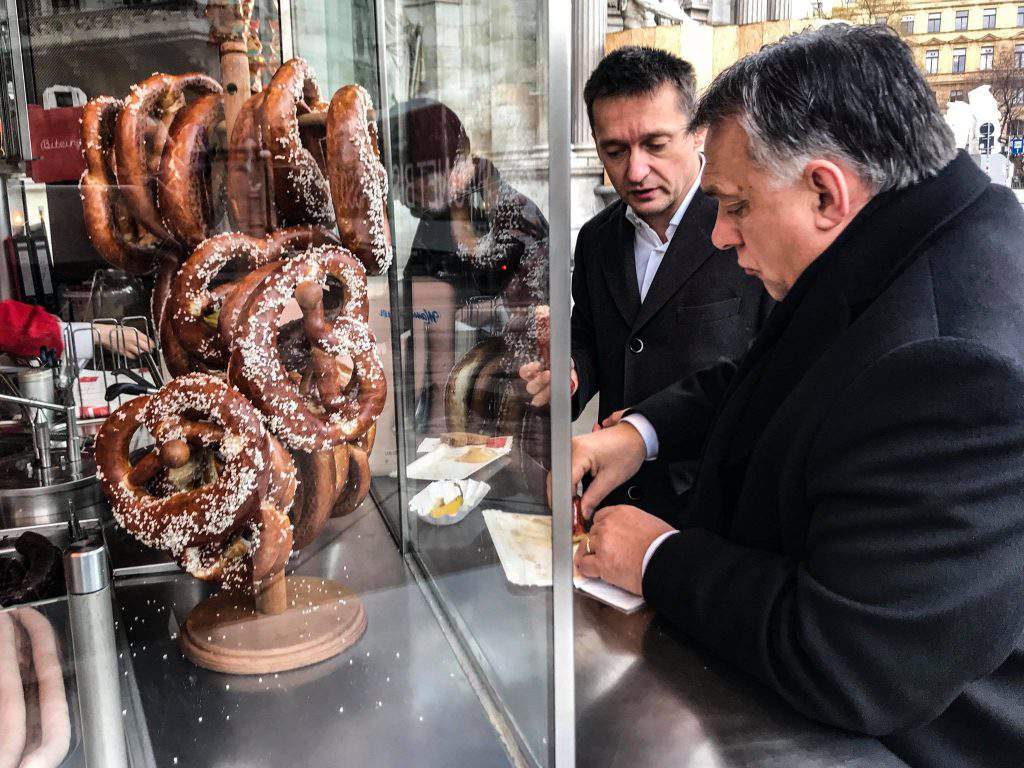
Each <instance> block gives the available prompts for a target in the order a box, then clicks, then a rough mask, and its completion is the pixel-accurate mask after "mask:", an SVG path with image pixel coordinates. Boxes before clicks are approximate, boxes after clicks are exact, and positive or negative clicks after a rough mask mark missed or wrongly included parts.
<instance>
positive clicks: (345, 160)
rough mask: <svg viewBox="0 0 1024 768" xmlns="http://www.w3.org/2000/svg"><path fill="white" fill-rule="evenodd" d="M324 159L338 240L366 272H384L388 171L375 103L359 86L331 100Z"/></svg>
mask: <svg viewBox="0 0 1024 768" xmlns="http://www.w3.org/2000/svg"><path fill="white" fill-rule="evenodd" d="M327 158H328V163H327V169H328V177H329V179H330V184H331V198H332V200H333V202H334V212H335V215H336V218H337V221H338V233H339V234H340V235H341V242H342V243H344V245H345V247H346V248H348V249H349V250H350V251H352V253H354V254H355V255H356V257H357V258H358V259H359V260H360V261H361V262H362V263H363V266H364V267H366V272H367V273H368V274H370V275H380V274H383V273H384V272H386V271H387V269H388V266H389V265H390V264H391V256H392V250H391V229H390V227H389V226H388V209H387V197H388V174H387V170H386V169H385V168H384V166H383V165H382V164H381V162H380V149H379V147H378V143H377V124H376V122H375V120H374V112H373V104H372V103H371V101H370V95H369V94H368V93H367V92H366V89H365V88H363V87H362V86H360V85H346V86H345V87H343V88H340V89H339V90H338V91H337V92H336V93H335V94H334V97H333V98H332V99H331V106H330V110H329V112H328V114H327Z"/></svg>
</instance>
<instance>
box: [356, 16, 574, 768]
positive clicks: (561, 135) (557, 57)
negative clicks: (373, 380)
mask: <svg viewBox="0 0 1024 768" xmlns="http://www.w3.org/2000/svg"><path fill="white" fill-rule="evenodd" d="M386 2H387V0H374V15H375V19H374V23H375V28H376V35H377V72H378V75H377V76H378V81H379V88H380V90H379V93H380V104H381V105H386V104H390V88H389V84H388V68H387V43H388V41H387V33H386V29H385V27H386V24H385V4H386ZM546 26H547V30H546V35H545V37H546V45H547V61H548V68H547V73H546V74H547V85H548V99H547V108H548V121H547V129H548V136H547V139H548V149H549V163H550V165H549V176H548V211H549V222H550V230H549V253H552V254H570V253H571V252H572V230H571V224H572V222H571V211H572V205H571V202H572V199H571V198H572V191H571V176H570V171H571V161H572V150H571V146H572V125H571V110H572V100H571V99H572V96H571V83H572V77H571V55H572V53H571V46H572V6H571V3H568V2H561V1H560V0H548V2H547V17H546ZM391 141H392V137H391V130H390V121H388V120H382V121H381V144H382V146H381V154H382V156H383V157H386V158H390V157H391V156H392V154H391ZM389 205H392V203H391V202H390V201H389ZM394 220H395V219H394V216H393V215H392V216H391V217H390V221H391V222H392V226H394ZM559 263H560V264H561V263H563V262H561V261H559ZM569 263H570V262H569V259H568V258H566V259H565V261H564V264H565V265H566V267H568V265H569ZM549 280H550V283H549V292H548V302H549V305H550V306H551V307H560V308H562V309H563V310H564V311H565V312H568V310H569V307H570V272H569V270H568V269H567V268H566V269H550V270H549ZM388 288H389V293H390V298H391V305H392V306H393V307H398V306H401V303H400V300H399V299H400V297H399V291H398V271H397V265H396V263H395V262H392V264H391V267H390V268H389V270H388ZM391 321H392V325H391V343H392V359H393V363H394V365H393V370H395V371H402V370H404V367H403V366H402V360H401V355H402V345H401V340H402V337H403V332H404V330H405V329H404V327H403V324H404V317H402V313H400V312H393V313H392V317H391ZM569 342H570V337H569V324H568V323H555V322H553V323H551V341H550V344H551V376H552V386H551V403H550V414H551V475H552V489H553V490H552V499H551V502H552V560H553V562H552V577H553V585H552V622H551V636H550V647H551V654H552V659H553V663H552V665H551V668H550V670H549V673H550V678H549V689H550V691H551V697H550V699H549V722H550V723H552V726H553V733H551V734H550V736H551V737H550V738H549V739H548V742H547V745H548V764H549V765H551V766H555V768H566V767H567V766H574V765H575V764H576V711H575V657H574V653H573V638H574V634H573V582H572V488H571V487H570V486H571V468H572V467H571V465H572V461H571V437H572V434H571V422H572V419H571V413H572V411H571V405H570V393H569V356H570V343H569ZM395 384H396V386H395V407H396V419H395V420H396V424H400V425H402V426H403V428H404V429H406V430H411V429H412V425H411V422H410V419H409V414H410V410H409V407H408V405H409V403H408V402H407V401H408V398H409V392H408V389H407V387H406V386H405V383H404V382H403V384H402V385H398V382H395ZM397 443H398V445H397V448H398V475H399V504H400V521H401V523H400V525H401V530H400V531H393V532H392V533H393V534H395V535H396V539H397V540H398V544H399V546H400V547H401V550H402V554H403V555H405V557H406V562H407V563H408V564H409V566H410V568H412V570H413V571H414V572H415V573H416V576H417V580H418V581H419V583H420V585H421V587H423V593H424V595H425V597H426V599H427V601H428V603H429V604H430V606H431V609H432V610H433V612H434V614H435V615H436V616H437V618H438V621H439V622H440V623H441V625H442V629H443V630H444V631H445V633H446V634H447V635H448V638H449V641H450V642H451V643H452V645H453V649H454V650H455V652H456V654H457V655H458V656H459V657H460V662H462V663H463V666H464V667H465V668H466V671H467V674H470V675H471V677H473V678H475V679H474V680H473V681H472V682H473V686H474V688H475V690H476V692H477V695H478V697H479V698H480V700H481V703H482V705H483V706H484V708H485V710H487V713H488V716H489V717H490V718H491V720H492V722H493V723H494V725H495V728H497V729H498V731H499V732H500V733H501V735H502V738H503V741H504V742H505V744H506V747H507V748H508V749H509V751H510V753H512V754H511V755H510V756H511V757H512V759H513V762H514V763H515V764H517V765H518V764H520V763H523V762H524V758H523V757H522V751H521V750H520V749H519V745H518V744H516V743H514V742H515V741H516V739H515V728H514V727H512V726H511V725H510V724H509V723H508V722H506V719H505V718H504V717H503V716H502V714H501V705H500V697H498V696H497V695H496V693H495V692H494V690H493V689H492V688H491V686H490V685H489V683H488V682H487V674H486V672H485V671H484V669H483V667H482V665H481V664H480V663H479V662H478V658H479V654H478V653H476V652H474V643H473V642H472V640H471V638H470V637H469V633H468V632H466V631H464V630H463V629H462V628H461V627H460V625H461V621H460V620H459V618H458V617H457V616H453V615H452V614H451V613H450V612H449V611H447V610H446V609H445V607H444V605H443V601H442V600H441V599H440V596H439V595H438V594H437V593H436V592H435V591H434V587H433V586H432V585H431V580H430V578H429V576H428V575H427V569H426V568H425V566H424V565H423V563H421V562H420V560H419V557H418V555H417V553H416V551H415V549H414V548H413V547H412V546H411V540H412V536H413V533H414V531H413V530H412V526H411V525H410V519H409V504H408V502H409V499H408V490H407V489H408V479H407V477H406V469H405V468H406V461H405V459H406V456H405V453H406V446H405V444H404V441H403V440H401V439H399V440H398V441H397ZM383 517H384V518H385V524H387V523H388V520H387V516H386V515H383ZM517 753H518V754H517Z"/></svg>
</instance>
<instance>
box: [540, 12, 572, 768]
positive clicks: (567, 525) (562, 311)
mask: <svg viewBox="0 0 1024 768" xmlns="http://www.w3.org/2000/svg"><path fill="white" fill-rule="evenodd" d="M547 6H548V8H547V10H548V16H547V20H548V24H547V27H548V28H547V42H548V152H549V165H548V168H549V176H548V221H550V222H551V230H550V235H549V237H550V241H549V249H548V252H549V254H550V257H549V258H550V260H551V262H550V270H549V274H550V281H551V282H550V292H549V295H548V303H549V305H550V308H551V480H552V484H551V503H552V508H551V518H552V519H551V534H552V535H551V543H552V553H551V557H552V563H551V565H552V568H551V570H552V576H553V584H552V607H553V610H552V613H553V619H552V637H551V653H552V655H553V656H554V660H553V662H554V663H553V666H552V676H553V679H552V681H551V691H552V715H553V717H552V719H553V721H554V734H553V738H552V740H551V763H552V764H553V765H554V766H556V768H567V767H568V766H573V765H575V764H576V682H575V681H576V669H575V657H574V655H573V614H572V612H573V584H572V488H571V487H570V486H571V478H572V474H571V470H572V449H571V445H572V442H571V441H572V430H571V422H572V419H571V410H570V401H569V356H570V347H569V323H568V322H564V318H567V317H568V314H569V310H570V298H569V261H570V255H571V253H572V229H571V227H572V222H571V216H572V187H571V166H572V51H571V49H572V4H571V3H568V2H565V0H548V3H547ZM559 321H562V322H559Z"/></svg>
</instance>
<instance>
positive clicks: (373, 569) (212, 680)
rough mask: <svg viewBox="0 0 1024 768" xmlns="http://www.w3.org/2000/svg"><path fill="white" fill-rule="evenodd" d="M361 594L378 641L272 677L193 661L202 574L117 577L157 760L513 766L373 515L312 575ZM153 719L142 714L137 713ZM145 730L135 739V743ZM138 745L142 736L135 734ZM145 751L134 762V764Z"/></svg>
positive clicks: (321, 556)
mask: <svg viewBox="0 0 1024 768" xmlns="http://www.w3.org/2000/svg"><path fill="white" fill-rule="evenodd" d="M298 572H299V573H301V574H303V575H320V576H327V577H330V578H333V579H336V580H338V581H341V582H343V583H344V584H346V585H347V586H349V587H350V588H351V589H353V590H354V591H355V592H356V594H357V595H358V596H359V599H360V600H361V601H362V602H363V605H364V607H365V609H366V616H367V629H366V634H365V635H364V636H363V637H362V638H361V639H360V640H359V641H358V642H357V643H356V644H355V645H354V646H353V647H352V648H350V649H349V650H347V651H345V652H343V653H342V654H341V655H340V656H338V657H336V658H334V659H331V660H328V661H325V662H323V663H321V664H317V665H314V666H311V667H307V668H305V669H300V670H295V671H293V672H287V673H279V674H276V675H265V676H262V677H261V676H240V675H223V674H218V673H214V672H208V671H205V670H202V669H199V668H197V667H195V666H194V665H193V664H192V663H191V662H189V661H187V660H186V659H184V658H183V657H182V655H181V654H180V653H179V651H178V649H177V644H176V639H177V632H178V627H179V625H180V623H181V622H182V621H183V620H184V617H185V616H186V615H187V614H188V611H189V610H190V609H191V608H192V607H193V606H195V605H196V604H197V603H198V602H199V601H200V600H201V599H202V598H203V597H204V596H205V595H206V594H208V593H209V587H208V585H206V584H204V583H202V582H199V581H197V580H196V579H193V578H191V577H188V576H184V575H180V576H161V577H141V578H132V579H124V580H118V581H117V582H116V583H115V602H116V603H117V605H118V614H119V615H118V616H117V617H116V618H117V619H118V620H119V622H120V625H121V628H122V629H123V630H124V632H125V637H126V641H127V646H126V647H124V648H120V649H119V651H120V652H122V653H123V654H124V659H125V660H130V662H131V664H132V667H133V668H132V670H131V672H132V674H134V676H135V677H136V679H137V680H138V689H139V701H140V702H141V706H142V713H141V715H142V716H143V717H144V721H145V722H146V723H147V724H148V738H149V743H150V744H151V745H152V755H149V756H146V755H142V756H141V757H142V758H144V762H145V760H151V764H153V765H157V766H170V765H173V764H174V758H178V762H177V765H179V766H197V767H198V766H203V767H204V768H205V767H206V766H225V767H227V766H245V767H246V768H264V767H266V768H281V767H282V766H302V767H303V768H336V766H339V765H346V766H373V767H374V768H378V767H382V768H383V767H386V766H410V765H416V766H466V767H467V768H469V767H472V768H476V767H477V766H488V767H489V766H501V765H508V764H509V760H508V757H507V754H506V752H505V750H504V749H503V747H502V745H501V741H500V739H499V738H498V735H497V734H496V732H495V730H494V728H493V727H492V725H491V723H490V722H489V721H488V720H487V718H486V717H485V716H484V713H483V710H482V708H481V706H480V703H479V701H478V700H477V698H476V695H475V694H474V692H473V689H472V687H471V686H470V684H469V682H468V680H467V678H466V676H465V674H464V673H463V671H462V668H461V667H460V666H459V664H458V662H457V660H456V658H455V656H454V655H453V653H452V651H451V648H450V646H449V645H448V643H447V641H446V640H445V637H444V635H443V634H442V632H441V631H440V629H439V628H438V625H437V622H436V621H435V620H434V617H433V615H432V614H431V613H430V610H429V609H428V607H427V605H426V603H425V601H424V599H423V595H422V593H421V592H420V589H419V588H418V587H417V585H416V583H415V582H414V580H413V579H412V576H411V574H410V572H409V570H408V569H407V568H406V566H405V564H404V563H403V561H402V559H401V557H400V555H399V553H398V551H397V549H396V547H395V544H394V542H393V540H392V539H391V536H390V535H389V534H388V532H387V530H386V529H385V527H384V524H383V522H382V520H381V518H380V517H379V515H378V514H377V513H376V512H375V511H372V512H371V513H370V514H366V515H364V516H363V517H361V518H360V519H359V520H358V522H356V523H355V524H353V525H352V526H351V527H349V528H348V529H347V530H346V531H345V532H344V533H343V534H342V535H340V536H338V537H337V538H335V539H333V540H331V541H330V542H329V543H328V544H327V545H326V546H324V547H322V548H321V549H320V550H319V551H317V552H316V553H315V554H314V555H313V556H312V557H310V558H309V559H306V560H304V561H303V562H302V564H301V565H300V566H299V568H298ZM138 714H139V713H135V712H129V713H128V715H127V717H129V718H133V717H136V716H138ZM130 736H131V735H130ZM131 738H133V739H136V736H131ZM139 757H140V756H138V755H135V754H133V755H132V763H133V765H134V764H137V759H138V758H139Z"/></svg>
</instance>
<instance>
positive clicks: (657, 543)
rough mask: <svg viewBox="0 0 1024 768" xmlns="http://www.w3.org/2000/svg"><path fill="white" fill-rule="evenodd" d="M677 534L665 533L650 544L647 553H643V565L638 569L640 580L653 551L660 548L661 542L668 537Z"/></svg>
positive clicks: (645, 571)
mask: <svg viewBox="0 0 1024 768" xmlns="http://www.w3.org/2000/svg"><path fill="white" fill-rule="evenodd" d="M677 533H679V531H665V532H664V533H663V534H661V536H659V537H658V538H656V539H655V540H654V541H652V542H651V546H649V547H648V548H647V552H645V553H644V564H643V565H642V566H641V568H640V578H641V579H642V578H643V577H644V574H645V573H647V563H649V562H650V561H651V557H653V556H654V551H655V550H656V549H657V548H658V547H660V546H661V542H663V541H664V540H665V539H667V538H668V537H669V536H673V535H675V534H677Z"/></svg>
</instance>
